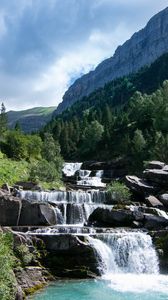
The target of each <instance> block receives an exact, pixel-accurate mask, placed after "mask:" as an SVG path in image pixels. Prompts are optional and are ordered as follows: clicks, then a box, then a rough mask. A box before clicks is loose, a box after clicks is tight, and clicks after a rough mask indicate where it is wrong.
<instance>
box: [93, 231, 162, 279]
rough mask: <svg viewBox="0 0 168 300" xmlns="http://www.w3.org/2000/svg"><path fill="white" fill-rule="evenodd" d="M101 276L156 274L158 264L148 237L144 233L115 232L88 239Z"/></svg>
mask: <svg viewBox="0 0 168 300" xmlns="http://www.w3.org/2000/svg"><path fill="white" fill-rule="evenodd" d="M89 242H90V244H91V245H92V246H93V247H94V249H95V253H96V255H97V260H98V263H99V268H100V270H101V272H102V274H105V275H108V274H114V273H137V274H142V273H146V274H157V273H158V272H159V263H158V257H157V254H156V251H155V249H154V247H153V245H152V239H151V237H150V235H148V234H147V233H144V232H140V231H137V232H129V231H125V232H115V233H111V234H102V235H100V236H98V238H93V237H89Z"/></svg>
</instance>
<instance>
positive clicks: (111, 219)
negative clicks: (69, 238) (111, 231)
mask: <svg viewBox="0 0 168 300" xmlns="http://www.w3.org/2000/svg"><path fill="white" fill-rule="evenodd" d="M134 219H135V217H134V215H133V212H131V211H129V210H122V209H119V210H112V209H104V208H100V207H99V208H97V209H95V210H94V211H93V213H92V214H91V215H90V217H89V223H94V222H96V225H105V226H130V225H132V222H133V221H134Z"/></svg>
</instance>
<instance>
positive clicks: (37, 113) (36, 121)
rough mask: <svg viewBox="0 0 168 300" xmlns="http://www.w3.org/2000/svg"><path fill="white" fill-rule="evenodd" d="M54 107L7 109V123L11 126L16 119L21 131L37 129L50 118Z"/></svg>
mask: <svg viewBox="0 0 168 300" xmlns="http://www.w3.org/2000/svg"><path fill="white" fill-rule="evenodd" d="M55 109H56V107H55V106H52V107H34V108H30V109H26V110H21V111H9V112H7V116H8V124H9V126H10V127H11V128H13V127H14V126H15V124H16V122H17V121H18V122H19V123H20V125H21V127H22V129H23V131H25V132H30V131H33V130H34V131H37V130H38V129H40V128H41V127H42V126H44V125H45V124H46V123H47V122H48V121H49V120H50V119H51V117H52V113H53V112H54V110H55ZM30 125H31V126H30Z"/></svg>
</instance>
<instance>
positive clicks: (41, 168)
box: [30, 159, 60, 182]
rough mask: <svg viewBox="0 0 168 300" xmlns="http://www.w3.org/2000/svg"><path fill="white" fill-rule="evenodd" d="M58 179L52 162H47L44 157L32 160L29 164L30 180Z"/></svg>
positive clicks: (47, 180) (48, 180)
mask: <svg viewBox="0 0 168 300" xmlns="http://www.w3.org/2000/svg"><path fill="white" fill-rule="evenodd" d="M59 179H60V174H59V172H58V171H57V169H56V167H55V164H54V163H53V162H48V161H46V160H45V159H42V160H40V161H36V162H33V163H32V164H31V166H30V180H32V181H34V182H40V181H45V182H53V181H56V180H59Z"/></svg>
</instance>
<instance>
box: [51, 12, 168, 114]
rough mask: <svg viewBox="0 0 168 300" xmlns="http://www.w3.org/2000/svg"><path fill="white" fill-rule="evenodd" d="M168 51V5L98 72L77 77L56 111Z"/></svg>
mask: <svg viewBox="0 0 168 300" xmlns="http://www.w3.org/2000/svg"><path fill="white" fill-rule="evenodd" d="M166 52H168V7H167V8H165V9H164V10H163V11H161V12H159V13H158V14H156V15H155V16H154V17H152V18H151V19H150V21H149V22H148V23H147V25H146V27H145V28H143V29H142V30H140V31H139V32H137V33H135V34H134V35H133V36H132V37H131V38H130V39H129V40H128V41H126V42H125V43H124V44H123V45H122V46H119V47H118V48H117V50H116V52H115V54H114V56H113V57H111V58H109V59H106V60H104V61H103V62H102V63H100V64H99V65H98V66H97V68H96V69H95V70H94V71H91V72H89V73H88V74H86V75H84V76H82V77H81V78H79V79H77V80H76V81H75V82H74V84H73V85H72V86H71V87H70V88H69V89H68V90H67V91H66V93H65V94H64V96H63V101H62V103H60V104H59V106H58V108H57V109H56V111H55V114H60V113H61V112H62V111H64V110H65V109H66V108H68V107H69V106H71V105H72V104H73V103H74V102H76V101H77V100H80V99H82V98H83V97H84V96H87V95H89V94H90V93H91V92H93V91H95V90H96V89H98V88H100V87H103V86H104V85H105V84H106V83H107V82H109V81H112V80H114V79H116V78H120V77H122V76H124V75H128V74H131V73H135V72H137V71H138V70H140V69H141V68H142V67H143V66H146V65H148V66H149V65H150V64H151V63H152V62H154V61H155V60H156V59H157V58H159V57H160V56H161V55H163V54H164V53H166Z"/></svg>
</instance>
